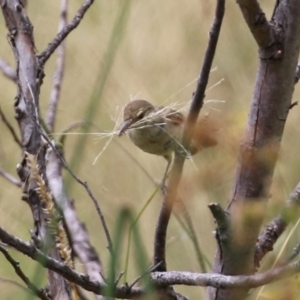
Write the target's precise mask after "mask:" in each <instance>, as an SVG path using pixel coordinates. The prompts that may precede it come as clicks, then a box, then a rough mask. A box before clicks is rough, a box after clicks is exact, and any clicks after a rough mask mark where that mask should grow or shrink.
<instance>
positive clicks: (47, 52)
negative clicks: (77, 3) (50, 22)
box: [39, 0, 94, 68]
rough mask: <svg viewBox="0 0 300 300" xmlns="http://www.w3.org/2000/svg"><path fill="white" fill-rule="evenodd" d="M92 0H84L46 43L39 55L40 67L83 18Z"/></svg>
mask: <svg viewBox="0 0 300 300" xmlns="http://www.w3.org/2000/svg"><path fill="white" fill-rule="evenodd" d="M93 2H94V0H86V1H85V2H84V3H83V4H82V6H81V7H80V9H79V10H78V12H77V14H76V15H75V17H74V18H73V20H72V21H71V23H69V24H68V25H67V26H65V27H64V28H63V29H62V30H61V31H60V32H59V33H58V34H57V35H56V37H55V38H54V39H53V41H52V42H51V43H50V44H49V45H48V47H47V48H46V49H45V50H44V51H43V52H42V54H40V55H39V64H40V67H41V68H42V67H43V66H44V65H45V63H46V61H47V60H48V59H49V57H50V56H51V55H52V53H53V52H54V51H55V50H56V48H57V47H58V46H59V45H60V44H61V42H62V41H63V40H64V39H65V38H66V37H67V36H68V35H69V33H70V32H71V31H72V30H74V29H75V28H76V27H77V26H78V25H79V23H80V22H81V20H82V19H83V17H84V15H85V13H86V12H87V10H88V9H89V7H90V6H91V5H92V4H93Z"/></svg>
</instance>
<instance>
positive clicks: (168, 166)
mask: <svg viewBox="0 0 300 300" xmlns="http://www.w3.org/2000/svg"><path fill="white" fill-rule="evenodd" d="M164 158H165V159H166V160H167V162H168V163H167V167H166V170H165V173H164V177H163V180H162V182H161V190H162V192H163V194H165V192H166V187H167V186H166V180H167V177H168V173H169V169H170V166H171V163H172V155H171V154H169V155H164Z"/></svg>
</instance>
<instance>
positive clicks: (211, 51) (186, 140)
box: [154, 0, 225, 271]
mask: <svg viewBox="0 0 300 300" xmlns="http://www.w3.org/2000/svg"><path fill="white" fill-rule="evenodd" d="M224 9H225V1H224V0H219V1H218V2H217V7H216V11H215V19H214V22H213V25H212V28H211V31H210V38H209V42H208V45H207V48H206V52H205V57H204V61H203V65H202V69H201V73H200V77H199V80H198V84H197V89H196V92H195V94H194V97H193V100H192V103H191V107H190V111H189V114H188V117H187V122H186V124H185V127H184V133H183V140H182V144H183V146H184V148H185V149H188V147H187V146H188V145H189V144H190V140H191V137H192V134H193V132H192V131H193V128H194V126H195V123H196V120H197V118H198V115H199V112H200V109H201V107H202V105H203V99H204V96H205V88H206V86H207V82H208V78H209V74H210V69H211V66H212V61H213V58H214V55H215V50H216V46H217V42H218V38H219V33H220V30H221V25H222V20H223V15H224ZM183 164H184V158H183V157H181V156H179V155H175V159H174V164H173V167H172V170H171V174H170V183H169V187H168V192H167V194H166V196H165V197H164V201H163V205H162V207H161V211H160V214H159V218H158V222H157V226H156V232H155V242H154V264H155V265H156V264H158V263H159V262H161V265H159V266H158V267H157V271H166V257H165V252H166V235H167V228H168V223H169V220H170V215H171V211H172V208H173V204H174V201H175V199H176V194H177V187H178V185H179V183H180V180H181V175H182V170H183Z"/></svg>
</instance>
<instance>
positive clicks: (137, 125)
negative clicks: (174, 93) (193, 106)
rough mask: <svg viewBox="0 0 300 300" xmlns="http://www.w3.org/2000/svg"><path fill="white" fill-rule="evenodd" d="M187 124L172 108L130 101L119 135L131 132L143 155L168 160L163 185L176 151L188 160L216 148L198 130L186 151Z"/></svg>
mask: <svg viewBox="0 0 300 300" xmlns="http://www.w3.org/2000/svg"><path fill="white" fill-rule="evenodd" d="M184 123H185V117H184V115H183V114H182V113H181V112H179V111H176V110H174V109H171V108H169V107H163V106H154V105H152V104H151V103H149V102H148V101H146V100H134V101H131V102H129V103H128V104H127V105H126V106H125V108H124V123H123V125H122V127H121V129H120V132H119V136H122V135H123V134H124V133H125V132H126V131H128V135H129V138H130V140H131V141H132V142H133V143H134V144H135V145H136V146H137V147H139V148H140V149H141V150H143V151H144V152H147V153H151V154H155V155H159V156H163V157H164V158H165V159H166V160H167V161H168V164H167V168H166V171H165V174H164V178H163V182H162V185H163V186H164V184H165V180H166V177H167V174H168V170H169V167H170V165H171V162H172V154H173V152H175V153H177V154H180V155H182V156H184V157H189V156H190V155H193V154H195V153H196V152H198V151H199V150H200V149H201V148H204V147H211V146H214V145H216V140H215V139H213V138H212V137H210V136H209V135H208V134H203V132H202V134H200V135H199V134H197V133H198V130H197V129H196V131H195V132H196V135H194V137H193V141H192V143H191V146H190V148H189V149H188V150H186V149H184V148H183V146H182V144H181V139H182V133H183V127H184ZM197 127H199V126H197ZM195 137H196V138H195Z"/></svg>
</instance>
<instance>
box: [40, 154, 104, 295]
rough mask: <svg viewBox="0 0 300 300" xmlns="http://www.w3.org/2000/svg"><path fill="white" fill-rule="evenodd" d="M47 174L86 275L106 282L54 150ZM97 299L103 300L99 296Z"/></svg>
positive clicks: (73, 247)
mask: <svg viewBox="0 0 300 300" xmlns="http://www.w3.org/2000/svg"><path fill="white" fill-rule="evenodd" d="M46 174H47V178H48V183H49V187H50V190H51V192H52V194H53V196H54V198H55V201H56V203H57V204H58V206H59V207H60V208H61V211H62V214H63V216H64V221H65V225H66V228H67V232H68V236H69V237H70V240H71V245H72V249H73V251H74V253H75V255H76V256H77V257H78V258H79V260H80V262H81V263H82V264H83V266H84V268H85V271H86V273H87V274H88V275H89V276H90V278H91V279H92V280H97V281H99V282H104V281H103V278H102V276H101V274H102V272H103V269H102V265H101V261H100V259H99V257H98V254H97V253H96V251H95V249H94V248H93V246H92V245H91V243H90V241H89V237H88V233H87V231H86V229H85V226H84V224H82V223H81V222H80V221H79V218H78V216H77V213H76V210H75V207H74V204H73V203H72V202H71V201H70V200H69V199H68V198H67V196H66V195H65V192H64V189H63V178H62V163H61V161H60V160H59V159H58V157H57V155H56V153H55V152H54V151H53V149H52V148H49V149H48V150H47V167H46ZM96 299H98V300H100V299H103V298H102V297H101V296H97V297H96Z"/></svg>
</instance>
